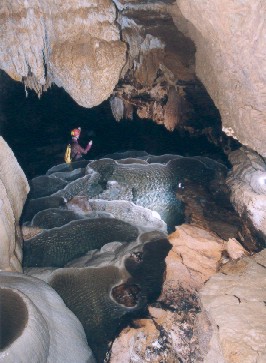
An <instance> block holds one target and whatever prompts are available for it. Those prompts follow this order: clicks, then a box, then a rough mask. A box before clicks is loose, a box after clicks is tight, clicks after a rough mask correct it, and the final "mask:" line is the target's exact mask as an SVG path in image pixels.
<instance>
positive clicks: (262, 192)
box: [227, 147, 266, 250]
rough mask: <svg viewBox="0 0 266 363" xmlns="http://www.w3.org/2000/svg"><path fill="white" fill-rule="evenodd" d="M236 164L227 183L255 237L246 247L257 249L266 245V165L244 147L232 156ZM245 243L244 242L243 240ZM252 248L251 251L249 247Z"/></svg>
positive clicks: (231, 154) (239, 211)
mask: <svg viewBox="0 0 266 363" xmlns="http://www.w3.org/2000/svg"><path fill="white" fill-rule="evenodd" d="M229 160H230V162H231V164H232V165H233V167H232V169H231V171H230V173H229V175H228V178H227V184H228V186H229V188H230V190H231V201H232V203H233V205H234V206H235V208H236V210H237V212H238V213H239V215H240V216H241V217H242V219H243V220H246V225H251V228H252V229H253V231H254V232H255V236H256V237H255V238H254V237H253V238H252V236H250V238H249V241H247V240H246V242H248V243H247V247H249V246H250V247H251V248H253V250H254V249H256V248H257V249H258V248H265V246H266V164H265V162H264V159H263V158H261V157H260V156H259V155H258V154H257V153H255V152H253V151H252V150H248V149H246V148H244V147H242V148H241V149H239V150H236V151H233V152H232V153H230V154H229ZM243 242H244V241H243ZM250 247H249V248H250Z"/></svg>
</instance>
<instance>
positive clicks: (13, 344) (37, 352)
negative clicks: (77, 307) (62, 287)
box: [0, 272, 95, 363]
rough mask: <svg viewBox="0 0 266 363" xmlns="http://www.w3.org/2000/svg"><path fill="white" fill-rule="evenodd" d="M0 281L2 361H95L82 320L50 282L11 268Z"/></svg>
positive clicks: (85, 362) (3, 274) (0, 356)
mask: <svg viewBox="0 0 266 363" xmlns="http://www.w3.org/2000/svg"><path fill="white" fill-rule="evenodd" d="M0 285H1V288H0V301H1V306H0V311H1V339H0V348H1V350H0V361H2V362H5V363H13V362H17V361H18V360H19V361H20V362H21V363H28V362H42V363H61V362H66V363H73V362H77V363H95V359H94V357H93V355H92V353H91V350H90V349H89V347H88V345H87V341H86V337H85V334H84V330H83V328H82V326H81V324H80V322H79V320H78V319H77V318H76V317H75V315H74V314H73V313H72V312H71V311H70V310H69V309H68V308H67V307H66V306H65V304H64V302H63V300H62V299H61V298H60V297H59V295H58V294H57V293H56V292H55V291H54V290H53V289H52V288H51V287H50V286H48V285H47V284H45V283H44V282H43V281H41V280H39V279H36V278H34V277H30V276H26V275H23V274H19V273H11V272H1V274H0Z"/></svg>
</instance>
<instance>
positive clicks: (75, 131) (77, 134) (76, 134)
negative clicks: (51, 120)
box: [71, 127, 81, 137]
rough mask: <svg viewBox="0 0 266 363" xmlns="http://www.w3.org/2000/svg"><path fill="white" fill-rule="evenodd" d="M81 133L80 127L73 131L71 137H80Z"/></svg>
mask: <svg viewBox="0 0 266 363" xmlns="http://www.w3.org/2000/svg"><path fill="white" fill-rule="evenodd" d="M80 132H81V128H80V127H78V128H77V129H73V130H72V131H71V136H72V137H79V135H80Z"/></svg>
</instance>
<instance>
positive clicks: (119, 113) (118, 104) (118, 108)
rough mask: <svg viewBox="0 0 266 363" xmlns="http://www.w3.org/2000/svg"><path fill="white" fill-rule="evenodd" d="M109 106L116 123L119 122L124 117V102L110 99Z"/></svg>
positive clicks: (114, 98)
mask: <svg viewBox="0 0 266 363" xmlns="http://www.w3.org/2000/svg"><path fill="white" fill-rule="evenodd" d="M110 106H111V110H112V113H113V116H114V118H115V119H116V121H120V120H121V119H122V118H123V117H124V102H123V100H121V98H118V97H112V98H111V99H110Z"/></svg>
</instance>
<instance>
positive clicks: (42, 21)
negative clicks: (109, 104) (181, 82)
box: [0, 0, 126, 107]
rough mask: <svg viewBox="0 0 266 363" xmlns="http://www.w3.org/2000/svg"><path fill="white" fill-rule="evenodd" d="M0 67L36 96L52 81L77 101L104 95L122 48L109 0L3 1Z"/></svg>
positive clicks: (86, 103)
mask: <svg viewBox="0 0 266 363" xmlns="http://www.w3.org/2000/svg"><path fill="white" fill-rule="evenodd" d="M0 13H1V20H0V25H1V26H0V28H1V31H0V36H1V40H2V41H1V45H0V47H1V48H0V49H1V52H0V53H1V56H0V68H1V69H3V70H5V71H6V72H7V73H8V74H9V75H10V76H11V77H12V78H13V79H16V80H19V81H23V82H24V84H25V87H29V88H32V89H34V90H35V91H36V92H37V93H38V94H39V95H41V93H42V91H43V90H45V89H47V87H49V86H50V85H51V83H55V84H57V85H58V86H59V87H63V88H64V89H65V90H66V91H67V92H68V93H69V94H70V95H71V96H72V97H73V98H74V99H75V100H76V101H77V102H78V103H79V104H80V105H82V106H85V107H92V106H95V105H98V104H100V103H101V102H102V101H103V100H104V99H106V98H108V97H109V95H110V94H111V92H112V91H113V88H114V86H115V85H116V83H117V82H118V79H119V75H120V71H121V68H122V66H123V65H124V63H125V54H126V46H125V44H123V43H122V42H121V41H120V35H119V30H118V28H117V26H116V25H115V19H116V9H115V6H114V4H113V3H112V2H111V0H99V1H97V2H96V3H95V2H93V3H92V2H91V1H89V0H87V1H85V2H84V1H83V2H76V1H68V2H67V3H66V2H65V1H57V2H56V3H55V2H54V1H48V2H47V1H46V2H44V3H42V2H41V3H40V2H38V1H35V0H34V1H31V2H30V3H28V2H26V3H25V2H17V1H8V2H2V4H1V7H0Z"/></svg>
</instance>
